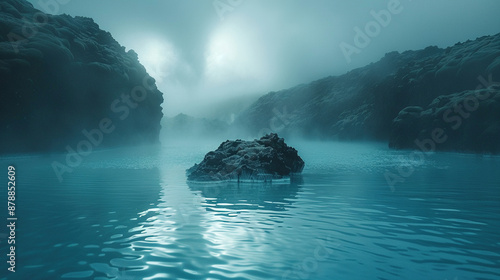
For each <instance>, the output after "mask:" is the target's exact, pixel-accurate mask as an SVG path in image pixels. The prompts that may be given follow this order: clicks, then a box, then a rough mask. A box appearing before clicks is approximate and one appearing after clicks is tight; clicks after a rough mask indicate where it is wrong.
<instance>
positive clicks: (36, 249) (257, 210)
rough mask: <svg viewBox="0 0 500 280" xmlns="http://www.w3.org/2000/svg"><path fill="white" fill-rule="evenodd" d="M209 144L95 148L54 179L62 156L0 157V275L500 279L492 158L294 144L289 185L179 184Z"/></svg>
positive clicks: (497, 169)
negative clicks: (3, 183)
mask: <svg viewBox="0 0 500 280" xmlns="http://www.w3.org/2000/svg"><path fill="white" fill-rule="evenodd" d="M217 144H218V143H203V144H200V143H196V144H193V143H191V144H186V143H185V144H183V145H178V144H169V143H166V144H164V145H163V146H162V147H161V149H160V150H153V151H151V150H148V149H141V150H130V149H115V150H107V151H97V152H94V153H92V154H90V155H89V156H87V157H85V158H84V159H83V162H82V163H81V165H79V166H78V167H76V168H74V171H73V172H72V173H66V174H64V177H63V178H64V181H63V182H62V183H60V182H59V181H58V179H57V178H56V176H55V174H54V172H53V170H52V167H51V166H50V164H51V163H52V161H53V160H61V158H60V157H53V156H17V157H4V158H2V159H1V160H0V172H4V173H5V174H7V166H8V165H9V164H14V165H15V166H16V169H17V174H16V175H17V177H16V178H17V197H16V202H17V209H16V210H17V213H16V215H17V217H18V221H17V232H16V261H17V263H16V271H17V272H15V273H11V272H8V271H7V265H6V254H7V253H8V250H7V244H6V242H5V241H6V235H5V231H4V230H5V226H3V227H4V228H3V229H2V231H1V234H2V235H1V236H0V241H1V243H0V252H1V254H0V255H1V256H2V258H1V263H2V266H1V267H2V271H1V272H0V279H328V280H330V279H353V280H357V279H360V280H366V279H398V280H400V279H415V280H421V279H442V280H445V279H449V280H465V279H492V280H493V279H496V280H498V279H500V238H499V230H500V216H499V213H500V157H492V156H477V155H464V154H453V153H437V154H433V155H428V156H427V155H426V156H425V158H424V159H423V160H421V161H415V160H414V159H409V154H410V152H408V151H393V150H389V149H387V148H386V146H385V145H383V144H362V143H359V144H356V143H354V144H348V143H312V142H309V143H307V142H296V143H294V142H293V141H292V142H291V144H292V145H293V146H295V147H296V148H297V149H298V150H299V154H300V155H301V156H302V157H303V159H304V160H305V162H306V167H305V169H304V171H303V174H302V176H297V177H294V178H292V180H291V181H280V182H273V183H271V184H270V183H253V184H252V183H246V184H240V185H237V184H235V183H224V184H194V183H189V184H188V183H186V177H185V173H184V170H185V169H186V168H188V167H190V166H191V165H192V164H194V163H195V162H199V161H201V159H202V158H203V156H204V154H205V153H206V152H207V151H209V150H213V149H215V148H216V147H217V146H218V145H217ZM408 167H410V169H412V170H411V171H412V172H407V173H406V174H404V175H405V176H406V177H404V182H398V183H397V184H396V185H395V186H393V187H392V188H391V187H390V186H389V185H388V183H387V180H386V178H385V176H384V174H386V173H387V172H393V173H396V174H398V172H399V171H398V170H400V171H405V170H406V171H407V170H408ZM2 170H3V171H2ZM0 199H1V200H0V201H2V202H1V203H0V205H6V201H7V198H6V191H2V193H1V196H0ZM5 208H6V207H5ZM1 213H2V220H3V221H6V220H5V219H6V214H5V213H6V209H5V211H4V210H2V211H1ZM4 223H7V222H4Z"/></svg>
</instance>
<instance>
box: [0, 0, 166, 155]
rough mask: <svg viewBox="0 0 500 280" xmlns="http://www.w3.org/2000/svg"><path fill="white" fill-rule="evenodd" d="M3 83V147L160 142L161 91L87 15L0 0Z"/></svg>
mask: <svg viewBox="0 0 500 280" xmlns="http://www.w3.org/2000/svg"><path fill="white" fill-rule="evenodd" d="M0 85H1V98H2V101H1V102H0V131H1V133H0V144H1V145H0V153H19V152H42V151H52V150H55V151H64V150H65V149H66V147H67V146H68V145H69V146H72V145H73V146H74V145H77V144H78V143H79V142H81V141H82V140H85V141H88V142H90V143H92V144H93V145H94V146H116V145H133V144H138V143H156V142H158V137H159V132H160V120H161V117H162V112H161V106H160V105H161V103H162V102H163V97H162V93H161V92H160V91H158V90H157V88H156V85H155V81H154V80H153V79H152V78H151V77H149V75H148V74H147V73H146V70H145V68H144V67H143V66H142V65H141V64H140V63H139V61H138V57H137V54H136V53H134V52H133V51H128V52H126V51H125V48H124V47H123V46H121V45H120V44H119V43H118V42H116V41H115V40H114V39H113V37H112V36H111V34H110V33H108V32H105V31H103V30H101V29H100V28H99V26H98V25H97V24H96V23H95V22H94V21H93V20H92V19H90V18H83V17H71V16H68V15H49V14H45V13H43V12H41V11H38V10H36V9H34V8H33V6H32V5H31V4H30V3H28V2H26V1H24V0H3V1H1V2H0ZM75 148H76V146H75Z"/></svg>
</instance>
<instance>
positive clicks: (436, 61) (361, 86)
mask: <svg viewBox="0 0 500 280" xmlns="http://www.w3.org/2000/svg"><path fill="white" fill-rule="evenodd" d="M485 80H486V81H489V82H488V83H494V81H500V34H497V35H494V36H484V37H480V38H477V39H476V40H473V41H470V40H469V41H467V42H464V43H458V44H455V45H454V46H452V47H448V48H445V49H442V48H438V47H435V46H431V47H427V48H425V49H423V50H417V51H405V52H403V53H398V52H391V53H388V54H386V55H385V56H384V57H383V58H382V59H381V60H380V61H378V62H376V63H372V64H370V65H367V66H365V67H361V68H358V69H355V70H352V71H350V72H348V73H346V74H344V75H341V76H336V77H327V78H323V79H320V80H317V81H314V82H312V83H310V84H303V85H299V86H296V87H293V88H290V89H286V90H281V91H278V92H271V93H268V94H267V95H265V96H263V97H261V98H260V99H259V100H257V101H256V102H255V103H254V104H252V105H251V106H250V107H249V108H248V109H247V110H246V111H244V112H243V113H241V114H240V115H239V116H238V118H237V119H236V121H235V123H236V124H237V125H239V126H242V127H246V128H248V129H249V130H250V132H251V133H253V134H259V133H262V132H266V133H267V132H269V131H274V132H279V133H280V135H282V136H286V135H297V136H302V137H306V138H321V139H343V140H349V139H358V140H361V139H366V140H383V141H388V140H389V139H392V140H391V143H392V144H391V146H392V147H394V148H418V147H417V146H416V145H415V144H414V143H413V142H414V140H416V139H413V138H412V137H418V136H419V133H420V131H418V132H415V131H413V132H409V130H411V126H412V123H405V122H401V119H399V120H398V121H397V122H395V119H396V118H397V117H398V115H399V114H400V112H402V111H403V109H405V108H406V107H409V106H418V107H420V108H425V107H427V106H428V105H429V104H431V103H432V102H433V100H434V99H436V98H438V97H440V96H447V95H450V94H456V93H460V92H463V91H466V90H476V89H479V88H481V86H483V85H482V84H484V83H485V82H484V81H485ZM492 81H493V82H492ZM488 86H489V85H486V87H488ZM494 96H495V95H494ZM495 100H496V99H494V98H493V99H491V100H489V102H490V103H492V104H495V105H492V106H497V105H498V103H497V102H496V101H495ZM482 109H483V107H482V106H479V109H478V112H477V114H480V113H481V110H482ZM490 109H491V108H490ZM490 109H489V110H490ZM494 117H495V115H492V116H485V118H487V119H488V120H489V121H491V122H492V123H494V124H498V123H500V118H497V119H493V118H494ZM481 120H484V119H481ZM472 121H474V119H473V120H472ZM422 125H423V124H422ZM406 126H409V129H403V127H406ZM423 126H424V127H425V125H423ZM420 129H423V127H420ZM485 129H490V130H491V129H492V128H491V127H489V128H485ZM405 133H409V134H408V135H406V136H408V137H398V135H397V134H405ZM409 135H410V136H409ZM457 135H458V134H457ZM489 135H491V136H492V137H493V135H496V136H495V137H499V135H498V133H497V134H494V133H493V134H491V133H490V134H489ZM403 136H404V135H403ZM450 137H453V135H451V136H450ZM457 137H458V136H457ZM410 138H411V139H410ZM403 139H405V140H403ZM498 140H499V141H497V143H500V137H499V138H498ZM405 141H406V142H405ZM478 141H479V140H478ZM403 142H405V143H403ZM454 142H455V141H450V142H449V143H454ZM412 143H413V144H412ZM476 145H481V142H479V143H477V144H476ZM488 145H489V146H491V143H490V144H488ZM494 146H497V147H498V146H500V144H497V145H494ZM439 148H442V149H446V150H469V148H470V147H463V146H460V145H452V144H448V145H444V146H439V147H438V149H439ZM488 150H491V148H489V149H488Z"/></svg>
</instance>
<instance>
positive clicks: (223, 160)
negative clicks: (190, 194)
mask: <svg viewBox="0 0 500 280" xmlns="http://www.w3.org/2000/svg"><path fill="white" fill-rule="evenodd" d="M303 168H304V161H303V160H302V158H300V156H299V155H298V153H297V150H295V149H294V148H292V147H289V146H288V145H287V144H286V143H285V141H284V139H283V138H280V137H279V136H278V135H277V134H275V133H272V134H268V135H266V136H263V137H262V138H260V139H258V140H254V141H243V140H235V141H229V140H228V141H225V142H223V143H222V144H220V146H219V147H218V148H217V150H215V151H212V152H209V153H208V154H207V155H206V156H205V158H204V159H203V161H202V162H201V163H199V164H195V165H194V166H193V167H191V168H190V169H188V170H187V175H188V180H190V181H232V180H234V181H240V180H269V179H270V180H272V179H281V178H284V177H286V176H289V175H291V174H293V173H300V172H302V169H303Z"/></svg>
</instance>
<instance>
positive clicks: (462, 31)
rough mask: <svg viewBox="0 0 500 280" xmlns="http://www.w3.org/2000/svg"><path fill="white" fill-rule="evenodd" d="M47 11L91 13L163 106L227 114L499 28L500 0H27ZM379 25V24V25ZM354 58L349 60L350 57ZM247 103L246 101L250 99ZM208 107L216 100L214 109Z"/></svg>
mask: <svg viewBox="0 0 500 280" xmlns="http://www.w3.org/2000/svg"><path fill="white" fill-rule="evenodd" d="M30 2H32V3H33V4H34V6H35V7H36V8H38V9H41V10H42V11H44V12H47V13H55V14H62V13H66V14H69V15H72V16H77V15H78V16H86V17H92V18H93V19H94V20H95V22H96V23H98V24H99V25H100V27H101V28H102V29H104V30H107V31H109V32H111V34H113V37H114V38H115V39H116V40H117V41H118V42H120V43H121V44H122V45H123V46H125V47H126V48H127V49H133V50H135V51H136V52H137V53H138V54H139V59H140V61H141V62H142V64H143V65H144V66H145V67H146V69H147V70H148V73H150V74H151V75H152V76H153V77H154V78H155V79H156V80H157V85H158V88H159V90H160V91H162V92H163V93H164V98H165V101H164V103H163V107H164V114H165V116H167V117H173V116H175V115H177V114H179V113H185V114H188V115H192V116H196V117H209V118H220V119H223V120H225V121H227V120H230V118H231V117H230V116H231V114H235V113H238V112H240V111H241V110H242V107H244V106H241V105H238V106H234V103H235V102H236V101H235V100H237V99H238V98H240V97H244V98H245V99H243V100H249V101H245V103H251V102H252V101H254V100H255V99H256V98H257V97H259V96H262V95H264V94H266V93H268V92H270V91H277V90H281V89H286V88H290V87H293V86H296V85H298V84H301V83H309V82H311V81H314V80H317V79H320V78H323V77H327V76H332V75H340V74H343V73H345V72H347V71H349V70H352V69H355V68H358V67H361V66H364V65H367V64H369V63H371V62H376V61H378V60H379V59H380V58H382V57H383V56H384V54H385V53H388V52H391V51H400V52H402V51H405V50H416V49H422V48H425V47H427V46H430V45H436V46H439V47H446V46H451V45H453V44H455V43H457V42H460V41H466V40H468V39H475V38H476V37H479V36H483V35H493V34H496V33H497V32H498V26H500V24H499V19H498V15H497V13H498V11H499V10H500V2H498V1H494V0H488V1H481V2H476V1H467V0H460V1H432V0H425V1H410V0H400V1H361V0H357V1H338V0H337V1H331V0H318V1H300V0H274V1H265V0H246V1H245V0H239V1H227V0H216V1H213V0H187V1H176V0H169V1H147V2H144V1H120V3H119V4H117V2H116V1H111V0H86V1H77V0H74V1H60V2H61V3H62V4H60V5H57V6H53V5H52V6H51V5H50V3H51V1H45V0H30ZM388 5H397V6H398V8H397V11H398V13H397V14H392V16H391V18H390V20H389V21H388V24H387V26H382V28H381V29H380V31H378V32H376V36H374V37H373V38H371V40H370V42H369V44H368V45H367V46H363V48H358V49H359V50H360V52H359V53H355V54H352V55H351V56H350V58H349V59H346V57H345V55H344V54H343V51H342V49H341V47H340V45H341V44H342V43H347V44H350V45H351V46H355V42H354V38H355V36H356V31H355V28H356V27H359V28H360V29H362V30H364V28H365V27H366V25H367V24H368V23H369V22H370V21H373V20H374V16H373V13H372V12H375V13H378V12H380V11H382V10H387V9H388ZM375 31H377V30H375ZM349 60H350V62H349ZM247 105H249V104H247ZM214 108H216V109H215V110H214Z"/></svg>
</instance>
